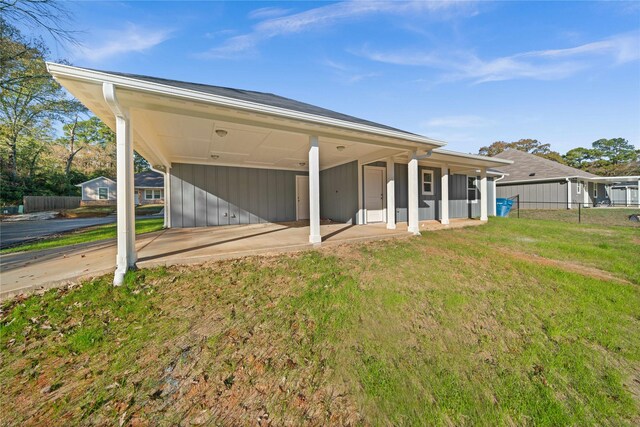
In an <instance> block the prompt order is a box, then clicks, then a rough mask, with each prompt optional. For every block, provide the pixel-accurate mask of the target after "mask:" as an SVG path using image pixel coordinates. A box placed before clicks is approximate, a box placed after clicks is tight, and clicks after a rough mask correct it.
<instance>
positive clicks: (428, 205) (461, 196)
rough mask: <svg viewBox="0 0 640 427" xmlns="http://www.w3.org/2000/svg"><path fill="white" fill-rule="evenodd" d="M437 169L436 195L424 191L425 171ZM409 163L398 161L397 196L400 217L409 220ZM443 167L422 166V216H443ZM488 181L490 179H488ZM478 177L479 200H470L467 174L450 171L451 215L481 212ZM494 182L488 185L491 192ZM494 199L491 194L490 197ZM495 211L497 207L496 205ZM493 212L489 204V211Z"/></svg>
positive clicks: (476, 215)
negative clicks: (441, 179)
mask: <svg viewBox="0 0 640 427" xmlns="http://www.w3.org/2000/svg"><path fill="white" fill-rule="evenodd" d="M423 170H430V171H433V190H434V191H433V193H434V194H433V195H424V194H422V171H423ZM408 173H409V169H408V165H406V164H402V163H396V164H395V192H396V194H395V196H396V221H397V222H406V221H407V218H408V217H407V211H408V206H409V201H408V197H409V188H408V184H409V182H408ZM441 173H442V172H441V169H440V168H436V167H431V166H418V180H419V182H418V219H419V220H420V221H425V220H439V219H440V217H441V214H442V207H441V194H442V193H441V186H440V177H441ZM488 181H490V180H489V179H488ZM479 185H480V183H479V180H478V200H477V201H475V202H470V201H468V200H467V197H468V196H467V176H466V175H455V174H453V175H449V218H476V217H479V216H480V198H481V197H482V194H480V189H479ZM491 187H492V185H487V189H488V192H489V196H491V192H492V191H493V189H492V188H491ZM489 200H491V198H490V199H489ZM494 211H495V209H494ZM491 212H493V211H492V210H491V208H489V210H488V213H489V214H490V213H491Z"/></svg>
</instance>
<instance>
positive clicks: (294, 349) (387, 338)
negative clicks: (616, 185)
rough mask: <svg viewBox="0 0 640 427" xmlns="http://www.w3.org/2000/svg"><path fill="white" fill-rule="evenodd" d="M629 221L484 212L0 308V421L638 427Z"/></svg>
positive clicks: (639, 248) (633, 237)
mask: <svg viewBox="0 0 640 427" xmlns="http://www.w3.org/2000/svg"><path fill="white" fill-rule="evenodd" d="M639 258H640V233H639V231H638V229H636V228H632V227H605V226H589V225H577V224H575V225H573V224H563V223H557V222H552V221H536V220H523V219H520V220H518V219H511V218H505V219H502V218H492V219H491V220H490V223H489V224H488V225H486V226H482V227H471V228H467V229H456V230H445V231H438V232H429V233H424V235H423V236H421V237H418V238H408V239H400V240H388V241H380V242H371V243H364V244H359V245H351V246H347V245H345V246H339V247H331V248H325V249H321V250H318V251H310V252H304V253H300V254H293V255H282V256H277V257H254V258H246V259H243V260H236V261H225V262H215V263H208V264H204V265H201V266H191V267H181V266H177V267H171V268H156V269H150V270H140V271H137V272H131V273H129V274H128V275H127V277H126V284H125V285H124V286H122V287H119V288H114V287H112V286H111V285H110V281H111V277H110V276H105V277H103V278H100V279H95V280H93V281H88V282H84V283H82V284H81V285H79V286H76V287H74V288H71V289H65V290H51V291H49V292H47V293H45V294H44V295H42V296H32V297H29V298H26V299H23V300H19V301H14V302H12V303H6V304H5V305H4V306H3V307H2V315H1V316H2V318H1V323H0V326H1V329H0V331H1V333H0V355H1V360H2V364H1V367H0V384H2V393H0V406H1V407H2V408H3V411H0V424H3V425H19V424H27V425H28V424H31V425H39V424H49V425H70V424H91V425H94V424H99V425H102V424H108V425H115V424H120V425H122V424H126V425H128V424H132V425H146V424H149V425H158V424H160V425H176V424H180V425H189V424H207V425H221V424H222V425H249V424H253V425H255V424H259V425H268V424H272V425H300V424H311V425H327V424H332V425H345V424H356V425H487V426H496V425H548V426H558V425H580V426H584V425H638V424H639V423H640V379H639V373H640V287H639V286H640V263H639V262H638V259H639Z"/></svg>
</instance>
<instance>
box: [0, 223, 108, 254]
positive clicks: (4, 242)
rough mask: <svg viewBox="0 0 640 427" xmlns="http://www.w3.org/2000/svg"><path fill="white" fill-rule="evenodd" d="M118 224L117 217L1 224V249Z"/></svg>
mask: <svg viewBox="0 0 640 427" xmlns="http://www.w3.org/2000/svg"><path fill="white" fill-rule="evenodd" d="M113 222H116V216H115V215H110V216H105V217H100V218H75V219H48V220H36V221H16V222H8V221H3V222H0V249H2V248H5V247H7V246H10V245H15V244H18V243H23V242H28V241H29V240H34V239H38V238H40V237H44V236H48V235H51V234H58V233H62V232H66V231H73V230H77V229H79V228H84V227H91V226H94V225H102V224H110V223H113Z"/></svg>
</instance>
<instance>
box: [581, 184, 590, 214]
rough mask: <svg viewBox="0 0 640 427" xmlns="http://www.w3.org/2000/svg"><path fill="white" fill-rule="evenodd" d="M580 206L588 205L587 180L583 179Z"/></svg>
mask: <svg viewBox="0 0 640 427" xmlns="http://www.w3.org/2000/svg"><path fill="white" fill-rule="evenodd" d="M582 190H583V192H582V202H583V203H582V207H583V208H586V207H587V206H589V182H588V181H583V182H582Z"/></svg>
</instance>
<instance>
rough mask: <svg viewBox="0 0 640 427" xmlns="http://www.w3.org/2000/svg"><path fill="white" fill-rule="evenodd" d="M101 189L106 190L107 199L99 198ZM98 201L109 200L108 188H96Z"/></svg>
mask: <svg viewBox="0 0 640 427" xmlns="http://www.w3.org/2000/svg"><path fill="white" fill-rule="evenodd" d="M102 189H105V190H107V197H105V198H104V199H103V198H102V197H100V190H102ZM98 200H109V187H98Z"/></svg>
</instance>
